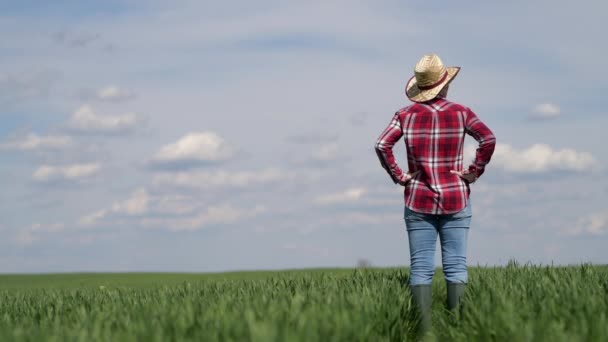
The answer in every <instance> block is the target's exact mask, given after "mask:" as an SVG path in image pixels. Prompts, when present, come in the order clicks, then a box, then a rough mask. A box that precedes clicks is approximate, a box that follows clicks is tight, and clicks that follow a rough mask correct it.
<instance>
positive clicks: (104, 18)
mask: <svg viewBox="0 0 608 342" xmlns="http://www.w3.org/2000/svg"><path fill="white" fill-rule="evenodd" d="M469 5H470V6H469ZM524 5H525V6H524ZM605 11H606V5H604V4H603V3H601V2H599V1H583V2H578V3H576V4H574V3H568V2H564V3H560V4H559V5H556V3H555V2H549V1H532V2H525V3H524V2H518V1H515V2H507V3H502V4H492V5H490V4H485V5H475V6H474V4H473V3H469V4H468V5H467V6H465V4H463V3H460V4H459V6H458V7H456V6H455V5H447V7H444V6H440V5H437V4H431V5H427V4H424V5H423V4H408V3H405V2H401V1H375V2H372V1H334V2H323V1H309V2H306V3H300V4H298V3H285V2H281V1H257V2H255V4H254V3H252V2H245V1H230V2H224V3H222V4H218V3H217V2H201V1H180V2H174V3H171V4H168V3H166V2H160V1H145V2H144V1H135V0H115V1H105V2H99V1H58V2H57V1H56V2H53V3H52V4H48V3H44V4H43V3H42V2H39V1H22V2H19V3H18V4H17V3H14V2H13V3H2V4H0V13H1V14H0V36H1V37H0V39H2V42H3V44H2V47H0V53H1V54H2V63H0V120H1V122H2V124H1V125H0V165H2V167H1V168H0V186H1V187H2V189H3V191H2V193H1V194H0V204H1V205H0V217H1V218H2V219H0V233H2V236H3V239H1V241H0V272H53V271H62V272H64V271H224V270H236V269H279V268H299V267H331V266H353V265H355V264H356V263H357V261H358V260H360V259H366V260H369V261H370V262H371V263H372V264H373V265H376V266H392V265H407V264H408V262H409V252H408V245H407V237H406V232H405V226H404V223H403V219H402V216H403V197H402V194H401V189H400V188H399V187H398V186H396V185H394V184H392V182H391V181H390V179H389V178H388V176H387V175H386V173H385V172H384V170H382V169H381V167H380V165H379V162H378V161H377V158H376V156H375V153H374V151H373V145H374V143H375V140H376V138H377V137H378V135H379V134H380V132H381V131H382V129H383V128H384V127H385V126H386V124H387V123H388V122H389V120H390V119H391V117H392V114H393V113H394V112H395V110H397V109H399V108H400V107H403V106H406V105H407V104H408V101H407V99H406V98H405V96H404V94H403V88H404V85H405V82H406V81H407V80H408V79H409V77H411V74H412V71H413V67H414V64H415V63H416V61H417V60H418V59H419V58H420V57H421V56H422V55H423V54H425V53H429V52H435V53H437V54H439V55H440V56H441V58H442V59H443V61H444V62H445V63H446V64H448V65H458V66H461V67H462V71H461V72H460V73H459V75H458V77H457V79H456V80H455V81H454V82H453V85H452V87H451V89H450V98H451V99H453V100H454V101H457V102H461V103H463V104H466V105H468V106H470V107H471V108H472V109H473V110H474V111H475V112H476V113H477V114H478V116H479V117H480V118H482V119H483V120H484V121H485V122H486V124H487V125H488V126H489V127H490V128H491V129H492V130H493V131H494V132H495V134H496V136H497V140H498V146H497V150H496V153H495V155H494V157H493V159H492V162H491V163H490V165H489V166H488V168H487V172H486V174H484V176H483V177H482V178H481V179H480V180H479V181H478V182H477V183H476V184H475V185H473V186H472V197H471V200H472V203H473V212H474V218H473V223H472V226H471V233H470V243H469V263H470V264H472V265H474V264H482V265H485V264H490V265H494V264H504V263H506V262H507V261H508V260H509V259H516V260H518V261H520V262H528V261H530V262H535V263H551V262H553V263H556V264H570V263H579V262H595V263H606V260H607V259H608V254H607V252H606V249H605V248H604V246H605V244H606V243H607V242H608V207H607V206H606V204H605V202H606V200H605V199H606V197H607V194H608V181H607V180H606V179H608V178H607V177H606V165H607V163H608V154H607V153H606V151H605V149H604V148H603V147H602V144H601V141H600V138H601V137H603V135H604V134H605V133H604V129H605V127H607V124H608V118H607V115H606V114H608V113H606V109H605V104H604V101H603V96H604V93H605V90H606V89H608V87H607V86H608V84H607V83H608V81H606V77H605V72H603V71H602V70H604V66H603V63H602V57H603V56H605V55H606V52H607V51H606V47H605V44H598V42H601V41H603V37H602V34H603V32H604V31H605V24H602V23H603V17H602V13H605ZM467 141H468V145H469V148H468V152H467V153H468V155H467V158H469V160H470V153H471V150H472V149H474V146H475V145H474V144H473V143H474V140H473V139H468V140H467ZM396 152H397V154H398V155H399V156H400V157H399V160H400V161H401V164H403V165H405V157H406V156H405V149H404V148H403V146H402V145H401V144H399V146H397V147H396ZM438 260H439V259H438Z"/></svg>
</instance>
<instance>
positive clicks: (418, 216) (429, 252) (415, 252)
mask: <svg viewBox="0 0 608 342" xmlns="http://www.w3.org/2000/svg"><path fill="white" fill-rule="evenodd" d="M471 216H472V212H471V201H470V200H469V201H468V203H467V206H466V207H465V208H464V209H463V210H461V211H459V212H457V213H455V214H447V215H431V214H423V213H418V212H415V211H412V210H410V209H409V208H407V207H405V214H404V218H405V225H406V227H407V235H408V240H409V244H410V285H428V284H431V282H432V280H433V275H434V273H435V244H436V241H437V234H439V239H440V241H441V259H442V260H441V261H442V264H443V273H444V276H445V280H446V281H447V282H448V283H466V282H467V236H468V233H469V226H470V224H471Z"/></svg>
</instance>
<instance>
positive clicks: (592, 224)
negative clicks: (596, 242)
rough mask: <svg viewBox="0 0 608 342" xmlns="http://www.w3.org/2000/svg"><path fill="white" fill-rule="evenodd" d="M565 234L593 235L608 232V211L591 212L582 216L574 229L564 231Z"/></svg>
mask: <svg viewBox="0 0 608 342" xmlns="http://www.w3.org/2000/svg"><path fill="white" fill-rule="evenodd" d="M564 233H565V235H574V236H579V235H591V236H601V235H606V234H608V211H606V212H601V213H596V214H591V215H588V216H587V217H583V218H581V219H580V220H579V221H578V222H577V224H576V225H575V226H574V228H573V229H572V230H567V231H565V232H564Z"/></svg>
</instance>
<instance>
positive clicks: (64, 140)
mask: <svg viewBox="0 0 608 342" xmlns="http://www.w3.org/2000/svg"><path fill="white" fill-rule="evenodd" d="M72 143H73V141H72V138H71V137H70V136H67V135H46V136H44V135H42V136H41V135H37V134H36V133H29V134H28V135H26V136H25V137H23V139H21V140H13V141H9V142H7V143H4V144H0V149H5V150H19V151H33V150H39V149H61V148H65V147H68V146H71V145H72Z"/></svg>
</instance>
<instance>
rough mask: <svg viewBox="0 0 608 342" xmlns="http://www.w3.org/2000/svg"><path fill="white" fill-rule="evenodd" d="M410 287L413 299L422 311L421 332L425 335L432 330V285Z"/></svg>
mask: <svg viewBox="0 0 608 342" xmlns="http://www.w3.org/2000/svg"><path fill="white" fill-rule="evenodd" d="M410 289H411V291H412V300H413V301H414V304H415V305H416V307H417V308H418V310H419V312H420V326H419V332H420V334H421V335H424V334H426V333H428V332H429V331H431V303H432V300H433V298H432V297H433V295H432V294H433V292H432V288H431V285H413V286H410Z"/></svg>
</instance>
